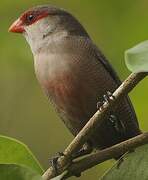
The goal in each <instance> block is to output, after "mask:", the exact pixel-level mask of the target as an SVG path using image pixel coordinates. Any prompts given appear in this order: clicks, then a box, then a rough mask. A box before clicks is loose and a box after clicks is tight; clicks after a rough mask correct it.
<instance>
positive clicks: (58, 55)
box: [9, 5, 141, 149]
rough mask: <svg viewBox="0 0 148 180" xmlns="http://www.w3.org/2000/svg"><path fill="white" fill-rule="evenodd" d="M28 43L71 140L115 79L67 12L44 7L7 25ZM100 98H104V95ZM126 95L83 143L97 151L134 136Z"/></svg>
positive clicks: (136, 129) (134, 124)
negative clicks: (21, 35) (70, 134)
mask: <svg viewBox="0 0 148 180" xmlns="http://www.w3.org/2000/svg"><path fill="white" fill-rule="evenodd" d="M9 31H10V32H16V33H21V34H23V35H24V36H25V38H26V40H27V41H28V43H29V45H30V47H31V50H32V53H33V56H34V66H35V73H36V76H37V79H38V81H39V83H40V85H41V87H42V88H43V90H44V92H45V93H46V95H47V97H48V98H49V100H50V101H51V102H52V104H53V105H54V107H55V109H56V110H57V112H58V114H59V115H60V117H61V119H62V120H63V122H64V123H65V125H66V126H67V128H68V129H69V130H70V132H71V133H72V134H73V135H74V136H76V135H77V134H78V133H79V131H80V130H81V129H82V127H83V126H84V125H85V124H86V123H87V122H88V120H89V119H90V118H91V117H92V116H93V114H94V113H95V112H96V111H97V104H98V102H101V101H104V98H103V95H104V94H106V92H107V91H110V92H113V91H114V90H115V89H116V88H117V87H118V86H119V85H120V80H119V78H118V76H117V75H116V73H115V71H114V70H113V69H112V67H111V65H110V64H109V62H108V61H107V60H106V58H105V57H104V55H103V54H102V53H101V51H100V50H99V49H98V48H97V47H96V46H95V45H94V43H93V41H92V40H91V38H90V37H89V35H88V33H87V32H86V30H85V29H84V28H83V26H82V25H81V24H80V23H79V22H78V21H77V20H76V18H74V17H73V16H72V15H71V14H70V13H68V12H67V11H65V10H63V9H60V8H56V7H53V6H50V5H43V6H37V7H34V8H31V9H29V10H28V11H26V12H24V13H23V14H22V15H21V16H20V17H19V18H18V19H17V20H16V21H15V22H14V23H13V24H12V26H11V27H10V29H9ZM105 97H106V96H105ZM140 133H141V131H140V129H139V125H138V121H137V118H136V115H135V112H134V109H133V107H132V104H131V102H130V100H129V98H128V97H125V98H124V99H122V100H121V101H120V103H118V104H117V105H116V107H114V108H113V109H112V110H111V111H110V113H109V114H107V115H106V117H105V119H104V122H103V123H102V125H101V127H100V128H98V129H97V130H96V131H94V133H93V135H92V136H91V137H90V138H89V140H88V144H89V145H90V146H91V147H92V148H93V149H94V148H99V149H103V148H106V147H109V146H111V145H114V144H116V143H119V142H121V141H123V140H126V139H129V138H131V137H133V136H136V135H138V134H140Z"/></svg>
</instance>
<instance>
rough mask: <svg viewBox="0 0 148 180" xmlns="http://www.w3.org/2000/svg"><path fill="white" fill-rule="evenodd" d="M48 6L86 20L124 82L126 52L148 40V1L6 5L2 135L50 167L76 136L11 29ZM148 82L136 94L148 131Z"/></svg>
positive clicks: (1, 48) (0, 77)
mask: <svg viewBox="0 0 148 180" xmlns="http://www.w3.org/2000/svg"><path fill="white" fill-rule="evenodd" d="M48 3H50V4H53V5H56V6H59V7H63V8H65V9H67V10H68V11H70V12H71V13H72V14H73V15H74V16H76V17H77V18H78V19H79V20H80V22H81V23H82V24H83V25H84V27H85V28H86V29H87V31H88V33H89V34H90V36H91V37H92V39H93V40H94V41H95V43H96V44H97V45H98V46H99V47H100V49H101V50H102V51H103V52H104V54H105V55H106V56H107V58H108V59H109V60H110V62H111V64H112V65H113V66H114V68H115V69H116V71H117V72H118V74H119V76H120V77H121V79H122V80H123V79H125V78H126V77H127V76H128V74H129V71H128V70H127V68H126V66H125V64H124V51H125V50H126V49H128V48H130V47H132V46H133V45H135V44H136V43H139V42H140V41H143V40H146V39H148V1H147V0H124V1H119V0H110V1H107V0H91V1H90V0H81V1H80V0H79V1H78V0H50V1H47V0H42V1H41V0H26V1H22V0H13V1H10V0H2V1H1V4H0V23H1V24H0V134H2V135H7V136H11V137H14V138H17V139H19V140H20V141H22V142H24V143H25V144H27V145H28V146H29V147H30V149H31V150H32V151H33V152H34V154H35V155H36V156H37V157H38V159H39V161H40V162H41V164H42V165H43V166H44V168H47V167H48V160H49V157H50V156H52V155H54V154H55V152H57V151H63V150H64V148H65V147H66V146H67V145H68V144H69V142H70V141H71V140H72V136H71V134H70V133H69V132H68V130H67V129H66V128H65V126H64V125H63V123H62V122H61V121H60V120H59V118H58V117H57V115H56V113H55V111H54V110H53V108H52V107H51V106H49V103H48V102H47V99H46V97H45V96H44V95H43V93H42V91H41V88H40V86H39V84H38V82H37V80H36V78H35V74H34V68H33V57H32V54H31V51H30V49H29V46H28V45H27V43H26V42H25V40H24V38H23V37H22V36H21V35H16V34H11V33H8V27H9V26H10V24H11V23H12V22H13V21H14V20H15V19H16V18H17V17H18V16H19V15H20V13H21V12H23V11H24V10H26V9H28V8H29V7H32V6H35V5H39V4H48ZM147 83H148V81H147V79H145V80H144V81H143V82H141V83H140V84H139V85H138V87H136V89H135V90H133V91H132V93H131V94H130V96H131V99H132V102H133V104H134V107H135V110H136V113H137V116H138V119H139V123H140V126H141V128H142V130H148V119H147V114H148V112H147V99H148V94H147V92H148V86H147ZM113 163H114V161H108V162H105V163H104V164H100V165H98V166H97V167H95V168H93V169H91V170H89V171H87V172H86V173H84V175H83V176H82V177H81V178H80V179H82V180H83V179H85V180H89V179H97V177H100V176H101V175H102V174H103V173H104V171H105V170H106V169H107V168H108V167H110V166H111V165H112V164H113ZM72 179H75V178H72Z"/></svg>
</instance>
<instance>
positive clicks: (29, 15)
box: [20, 11, 49, 25]
mask: <svg viewBox="0 0 148 180" xmlns="http://www.w3.org/2000/svg"><path fill="white" fill-rule="evenodd" d="M48 15H49V13H48V11H28V12H25V13H24V14H23V15H22V16H21V17H20V19H21V21H22V22H23V23H24V24H25V25H31V24H33V23H35V22H36V21H38V20H40V19H42V18H44V17H46V16H48Z"/></svg>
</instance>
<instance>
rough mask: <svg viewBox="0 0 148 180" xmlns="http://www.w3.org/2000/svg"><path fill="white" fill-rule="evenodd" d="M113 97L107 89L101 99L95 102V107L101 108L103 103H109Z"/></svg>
mask: <svg viewBox="0 0 148 180" xmlns="http://www.w3.org/2000/svg"><path fill="white" fill-rule="evenodd" d="M114 99H115V97H114V96H113V94H112V93H111V92H110V91H107V92H106V94H104V95H103V101H102V102H101V101H99V102H97V109H99V110H102V108H103V104H104V103H110V102H111V101H112V100H114Z"/></svg>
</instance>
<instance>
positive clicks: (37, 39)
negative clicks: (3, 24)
mask: <svg viewBox="0 0 148 180" xmlns="http://www.w3.org/2000/svg"><path fill="white" fill-rule="evenodd" d="M9 31H10V32H16V33H22V34H23V35H24V36H25V38H26V39H27V41H28V43H29V44H30V46H31V48H32V49H33V48H34V46H37V44H42V43H43V42H45V41H46V39H48V40H50V39H52V38H53V37H56V38H60V37H61V36H65V35H72V36H86V37H88V34H87V32H86V31H85V29H84V28H83V27H82V25H81V24H80V23H79V22H78V21H77V20H76V19H75V18H74V17H73V16H72V15H71V14H70V13H68V12H67V11H65V10H63V9H60V8H56V7H53V6H50V5H44V6H37V7H34V8H31V9H29V10H27V11H25V12H24V13H23V14H22V15H21V16H20V17H19V18H18V20H16V21H15V22H14V23H13V24H12V26H11V27H10V29H9Z"/></svg>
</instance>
